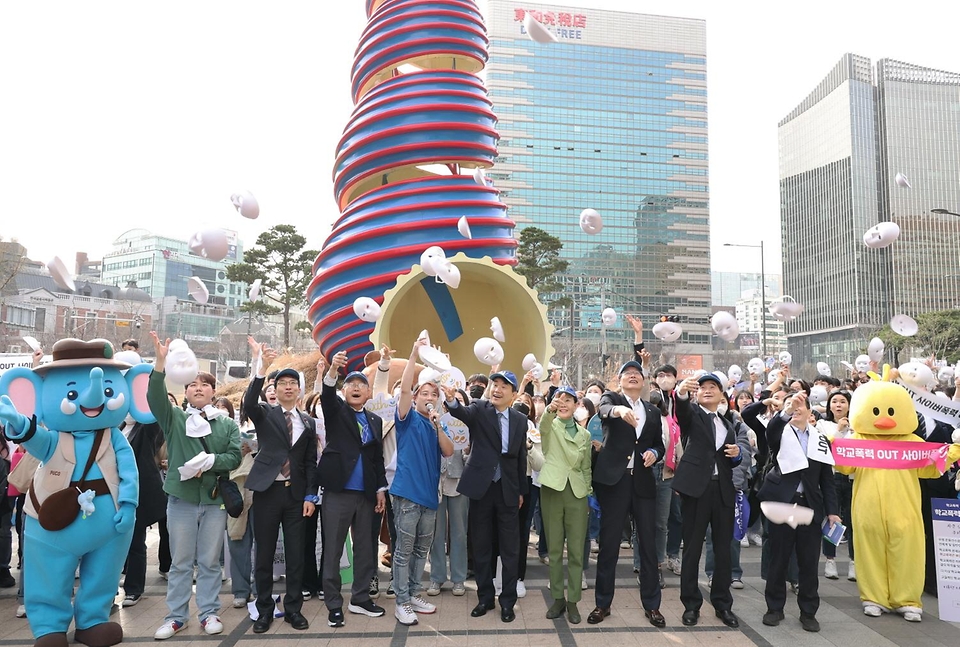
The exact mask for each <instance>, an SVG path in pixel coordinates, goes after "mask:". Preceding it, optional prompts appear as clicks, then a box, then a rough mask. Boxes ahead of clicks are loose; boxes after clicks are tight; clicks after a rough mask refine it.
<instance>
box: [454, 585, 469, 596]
mask: <svg viewBox="0 0 960 647" xmlns="http://www.w3.org/2000/svg"><path fill="white" fill-rule="evenodd" d="M453 594H454V595H455V596H457V597H458V598H459V597H460V596H463V595H466V594H467V587H466V586H465V585H464V584H463V582H454V583H453Z"/></svg>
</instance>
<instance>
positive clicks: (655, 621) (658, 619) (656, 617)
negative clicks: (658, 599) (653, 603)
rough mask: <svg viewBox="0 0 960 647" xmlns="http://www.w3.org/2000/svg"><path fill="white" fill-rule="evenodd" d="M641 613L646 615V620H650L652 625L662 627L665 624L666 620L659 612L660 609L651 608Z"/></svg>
mask: <svg viewBox="0 0 960 647" xmlns="http://www.w3.org/2000/svg"><path fill="white" fill-rule="evenodd" d="M643 615H645V616H647V620H649V621H650V624H652V625H653V626H654V627H660V628H661V629H662V628H663V627H666V626H667V620H666V618H664V617H663V614H662V613H660V609H651V610H650V611H644V612H643Z"/></svg>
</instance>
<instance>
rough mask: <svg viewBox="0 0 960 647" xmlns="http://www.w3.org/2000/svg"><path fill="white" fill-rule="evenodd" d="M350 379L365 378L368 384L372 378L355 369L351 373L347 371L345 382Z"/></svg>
mask: <svg viewBox="0 0 960 647" xmlns="http://www.w3.org/2000/svg"><path fill="white" fill-rule="evenodd" d="M350 380H363V383H364V384H367V385H369V384H370V380H368V379H367V376H366V375H364V374H363V373H361V372H360V371H353V372H351V373H347V376H346V377H345V378H343V383H344V384H346V383H347V382H349V381H350Z"/></svg>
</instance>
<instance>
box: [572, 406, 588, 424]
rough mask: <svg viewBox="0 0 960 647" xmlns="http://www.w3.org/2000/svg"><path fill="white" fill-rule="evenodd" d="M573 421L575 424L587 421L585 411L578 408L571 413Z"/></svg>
mask: <svg viewBox="0 0 960 647" xmlns="http://www.w3.org/2000/svg"><path fill="white" fill-rule="evenodd" d="M573 419H574V420H576V421H577V422H583V421H584V420H586V419H587V410H586V409H584V408H583V407H578V408H577V410H576V411H574V412H573Z"/></svg>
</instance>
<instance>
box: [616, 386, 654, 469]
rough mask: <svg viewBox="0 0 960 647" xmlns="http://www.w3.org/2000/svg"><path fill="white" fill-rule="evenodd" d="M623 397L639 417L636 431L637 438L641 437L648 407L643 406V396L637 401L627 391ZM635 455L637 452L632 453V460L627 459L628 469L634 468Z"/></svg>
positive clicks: (635, 415) (636, 416)
mask: <svg viewBox="0 0 960 647" xmlns="http://www.w3.org/2000/svg"><path fill="white" fill-rule="evenodd" d="M623 397H624V398H626V400H627V402H629V403H630V408H631V409H633V415H634V417H635V418H636V419H637V428H636V430H635V431H636V432H637V439H639V438H640V434H641V433H643V426H644V425H645V424H647V408H646V407H644V406H643V398H637V399H636V401H634V400H632V399H631V398H630V396H629V395H627V394H626V393H624V394H623ZM635 455H636V452H634V453H633V454H631V455H630V460H629V461H627V469H628V470H629V469H633V459H634V456H635ZM658 458H659V457H658Z"/></svg>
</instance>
